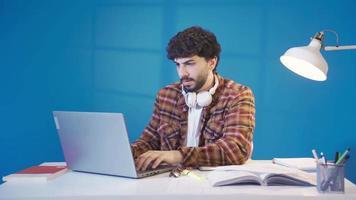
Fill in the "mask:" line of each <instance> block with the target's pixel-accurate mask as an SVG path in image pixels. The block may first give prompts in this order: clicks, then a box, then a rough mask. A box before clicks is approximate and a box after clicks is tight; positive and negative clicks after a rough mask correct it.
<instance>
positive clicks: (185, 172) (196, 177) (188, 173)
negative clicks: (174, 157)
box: [182, 169, 203, 181]
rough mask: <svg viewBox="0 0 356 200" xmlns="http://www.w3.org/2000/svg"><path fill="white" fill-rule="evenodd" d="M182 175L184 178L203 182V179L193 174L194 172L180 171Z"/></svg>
mask: <svg viewBox="0 0 356 200" xmlns="http://www.w3.org/2000/svg"><path fill="white" fill-rule="evenodd" d="M182 174H183V175H186V176H190V177H192V178H194V179H196V180H199V181H201V180H203V177H201V176H199V175H197V174H195V173H194V172H192V170H188V169H185V170H183V171H182Z"/></svg>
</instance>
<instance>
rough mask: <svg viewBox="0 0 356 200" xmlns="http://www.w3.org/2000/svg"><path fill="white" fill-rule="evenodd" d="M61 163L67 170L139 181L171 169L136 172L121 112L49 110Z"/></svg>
mask: <svg viewBox="0 0 356 200" xmlns="http://www.w3.org/2000/svg"><path fill="white" fill-rule="evenodd" d="M53 117H54V122H55V125H56V129H57V132H58V134H59V139H60V142H61V145H62V149H63V153H64V158H65V161H66V162H67V165H68V167H69V168H70V169H72V170H74V171H80V172H90V173H97V174H105V175H114V176H123V177H130V178H142V177H146V176H151V175H155V174H158V173H163V172H167V171H170V170H171V169H172V167H168V166H166V167H164V168H160V169H156V170H150V171H144V172H138V171H137V170H136V167H135V162H134V159H133V156H132V152H131V146H130V142H129V138H128V135H127V131H126V126H125V121H124V116H123V114H122V113H99V112H69V111H53Z"/></svg>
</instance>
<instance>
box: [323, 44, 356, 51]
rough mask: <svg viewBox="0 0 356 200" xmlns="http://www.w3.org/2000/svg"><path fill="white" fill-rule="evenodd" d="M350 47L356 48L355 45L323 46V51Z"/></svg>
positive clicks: (348, 48)
mask: <svg viewBox="0 0 356 200" xmlns="http://www.w3.org/2000/svg"><path fill="white" fill-rule="evenodd" d="M350 49H356V45H347V46H327V47H324V50H325V51H337V50H350Z"/></svg>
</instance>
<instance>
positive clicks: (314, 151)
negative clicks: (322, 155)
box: [312, 149, 319, 163]
mask: <svg viewBox="0 0 356 200" xmlns="http://www.w3.org/2000/svg"><path fill="white" fill-rule="evenodd" d="M312 153H313V157H314V159H315V162H316V163H318V160H319V158H318V154H317V153H316V150H315V149H312Z"/></svg>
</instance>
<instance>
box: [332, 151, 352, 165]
mask: <svg viewBox="0 0 356 200" xmlns="http://www.w3.org/2000/svg"><path fill="white" fill-rule="evenodd" d="M350 150H351V149H350V148H347V149H346V150H345V152H344V153H343V154H342V155H341V156H340V158H339V159H338V160H337V161H336V163H335V164H337V165H338V164H340V163H341V161H342V160H343V159H344V158H345V156H346V155H347V154H348V153H349V152H350Z"/></svg>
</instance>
